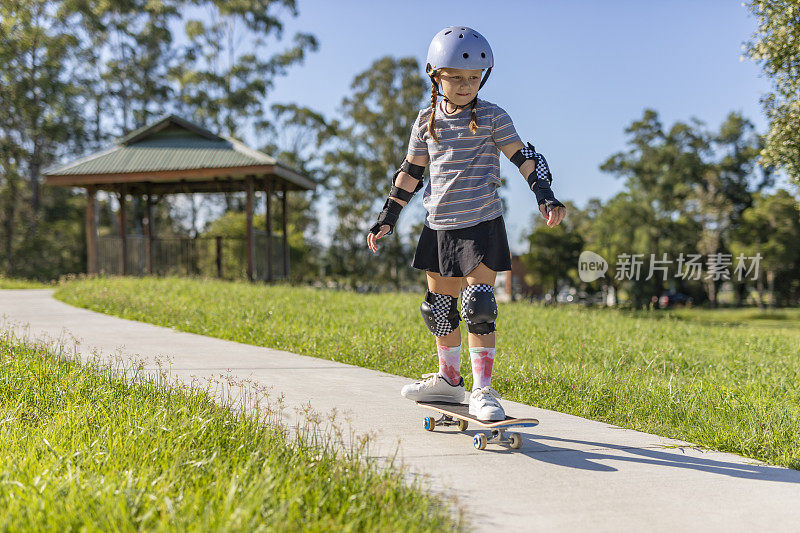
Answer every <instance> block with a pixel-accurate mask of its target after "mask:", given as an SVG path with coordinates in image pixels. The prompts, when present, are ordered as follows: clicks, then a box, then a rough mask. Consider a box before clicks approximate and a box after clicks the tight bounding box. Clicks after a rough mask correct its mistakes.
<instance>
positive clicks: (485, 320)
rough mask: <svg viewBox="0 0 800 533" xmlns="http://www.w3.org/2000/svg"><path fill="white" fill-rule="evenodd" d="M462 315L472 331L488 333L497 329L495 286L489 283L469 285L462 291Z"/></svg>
mask: <svg viewBox="0 0 800 533" xmlns="http://www.w3.org/2000/svg"><path fill="white" fill-rule="evenodd" d="M461 316H462V317H463V318H464V323H465V324H466V325H467V329H468V330H469V332H470V333H474V334H475V335H488V334H490V333H492V332H493V331H495V325H494V320H495V319H496V318H497V302H496V301H495V299H494V287H493V286H491V285H489V284H488V283H479V284H477V285H467V288H466V289H464V290H463V291H462V292H461Z"/></svg>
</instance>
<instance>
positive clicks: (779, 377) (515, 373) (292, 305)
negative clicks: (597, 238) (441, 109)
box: [55, 278, 800, 469]
mask: <svg viewBox="0 0 800 533" xmlns="http://www.w3.org/2000/svg"><path fill="white" fill-rule="evenodd" d="M423 290H424V289H421V290H420V294H356V293H351V292H337V291H330V290H320V289H313V288H306V287H289V286H281V285H275V286H263V285H250V284H247V283H229V282H219V281H214V280H207V281H198V280H189V279H179V278H170V279H153V278H149V279H123V278H113V279H94V280H82V281H74V282H70V283H68V284H65V285H64V286H62V287H60V288H59V289H58V290H57V291H56V293H55V296H56V297H57V298H59V299H61V300H63V301H65V302H67V303H70V304H73V305H77V306H81V307H86V308H89V309H94V310H96V311H100V312H104V313H109V314H112V315H117V316H121V317H125V318H130V319H134V320H141V321H144V322H150V323H153V324H159V325H163V326H169V327H173V328H176V329H180V330H183V331H190V332H194V333H200V334H203V335H210V336H214V337H220V338H225V339H231V340H236V341H239V342H244V343H249V344H256V345H261V346H270V347H274V348H280V349H284V350H289V351H293V352H297V353H301V354H306V355H312V356H316V357H322V358H326V359H331V360H335V361H341V362H346V363H351V364H355V365H360V366H364V367H367V368H374V369H378V370H383V371H387V372H391V373H395V374H400V375H404V376H408V377H409V378H417V377H419V375H420V374H421V373H423V372H431V371H434V370H435V369H436V367H437V364H436V355H435V354H436V351H435V345H434V339H433V337H432V336H431V334H430V332H429V331H428V329H427V328H426V327H425V325H424V324H423V322H422V318H421V316H420V314H419V304H420V302H421V299H422V295H423ZM738 313H739V314H738V315H737V314H736V313H728V314H726V312H724V311H720V312H711V313H706V312H704V311H702V310H694V309H692V310H686V311H676V312H669V313H664V312H655V313H652V314H650V313H641V312H640V313H631V312H622V311H617V310H613V309H583V308H578V307H570V308H564V307H558V308H543V307H536V306H531V305H529V304H527V303H522V302H519V303H517V302H515V303H501V304H499V316H498V319H497V327H498V333H497V352H496V360H495V366H494V376H493V378H492V384H493V386H494V388H496V389H497V390H498V391H499V392H500V393H501V394H502V395H503V397H504V398H508V399H513V400H516V401H520V402H524V403H528V404H531V405H536V406H539V407H543V408H547V409H555V410H558V411H562V412H566V413H571V414H574V415H579V416H583V417H587V418H591V419H595V420H602V421H606V422H609V423H612V424H617V425H620V426H624V427H627V428H632V429H637V430H642V431H647V432H651V433H656V434H659V435H664V436H668V437H673V438H680V439H685V440H688V441H691V442H694V443H696V444H699V445H703V446H707V447H710V448H714V449H718V450H722V451H728V452H734V453H738V454H741V455H744V456H747V457H752V458H757V459H761V460H764V461H767V462H770V463H773V464H778V465H785V466H789V467H792V468H797V469H800V379H798V378H800V375H799V374H800V328H797V327H795V325H794V324H793V322H795V321H796V319H797V318H798V315H797V313H794V312H785V314H786V316H787V317H788V318H782V319H781V318H778V319H775V317H774V316H772V318H770V319H767V321H762V320H760V319H759V318H757V317H756V316H755V315H752V313H753V311H752V310H749V311H745V312H742V311H740V312H738ZM746 313H750V314H751V315H750V316H748V315H746ZM781 313H784V312H783V311H781ZM706 318H707V320H706ZM770 320H773V321H774V322H776V323H777V325H773V324H770V323H769V321H770ZM754 323H758V324H759V325H758V326H757V327H754V325H753V324H754ZM462 339H463V341H464V345H463V346H462V365H461V371H462V373H463V374H464V376H465V380H466V381H467V386H468V387H469V386H470V383H469V382H470V381H471V375H470V367H469V360H468V357H465V356H464V355H465V354H467V353H468V352H467V345H466V331H465V328H463V327H462ZM396 393H397V391H387V394H396Z"/></svg>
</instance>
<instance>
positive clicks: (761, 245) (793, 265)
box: [732, 189, 800, 307]
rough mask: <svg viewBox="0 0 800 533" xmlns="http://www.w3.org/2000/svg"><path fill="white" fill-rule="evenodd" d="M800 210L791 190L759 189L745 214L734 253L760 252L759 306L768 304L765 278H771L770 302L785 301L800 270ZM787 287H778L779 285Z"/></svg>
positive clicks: (735, 240)
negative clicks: (769, 191) (767, 192)
mask: <svg viewBox="0 0 800 533" xmlns="http://www.w3.org/2000/svg"><path fill="white" fill-rule="evenodd" d="M798 242H800V213H799V212H798V209H797V206H796V203H795V201H794V199H793V198H792V196H791V195H790V194H789V192H788V191H785V190H783V189H779V190H778V191H777V192H776V193H775V194H773V195H763V194H761V193H757V194H756V195H755V202H754V204H753V206H752V207H750V208H748V209H746V210H745V211H744V213H743V215H742V224H741V225H740V227H739V228H737V230H736V232H735V233H734V242H733V245H732V250H733V253H734V256H738V255H739V254H744V256H745V257H755V256H756V254H760V256H761V260H760V262H759V269H760V271H761V270H763V275H761V272H759V276H758V278H757V280H756V286H757V290H758V295H759V299H758V300H759V301H758V304H759V307H763V306H764V292H765V287H764V283H763V282H764V278H766V281H767V287H766V291H767V292H768V293H769V305H770V307H774V306H775V305H776V304H778V305H781V304H783V303H784V300H785V299H786V298H785V297H784V296H783V295H784V294H788V293H789V290H788V288H789V287H790V286H791V284H792V281H793V280H794V279H796V277H797V272H798V271H800V247H798V245H797V243H798ZM780 285H783V287H782V288H783V289H786V290H779V291H777V293H776V291H775V289H776V286H780Z"/></svg>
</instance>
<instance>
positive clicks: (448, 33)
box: [444, 30, 453, 35]
mask: <svg viewBox="0 0 800 533" xmlns="http://www.w3.org/2000/svg"><path fill="white" fill-rule="evenodd" d="M451 33H453V30H450V31H446V32H444V34H445V35H450V34H451Z"/></svg>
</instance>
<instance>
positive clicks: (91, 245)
mask: <svg viewBox="0 0 800 533" xmlns="http://www.w3.org/2000/svg"><path fill="white" fill-rule="evenodd" d="M96 195H97V186H96V185H89V186H87V187H86V273H87V274H97V218H96V217H95V205H96V202H95V197H96Z"/></svg>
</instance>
